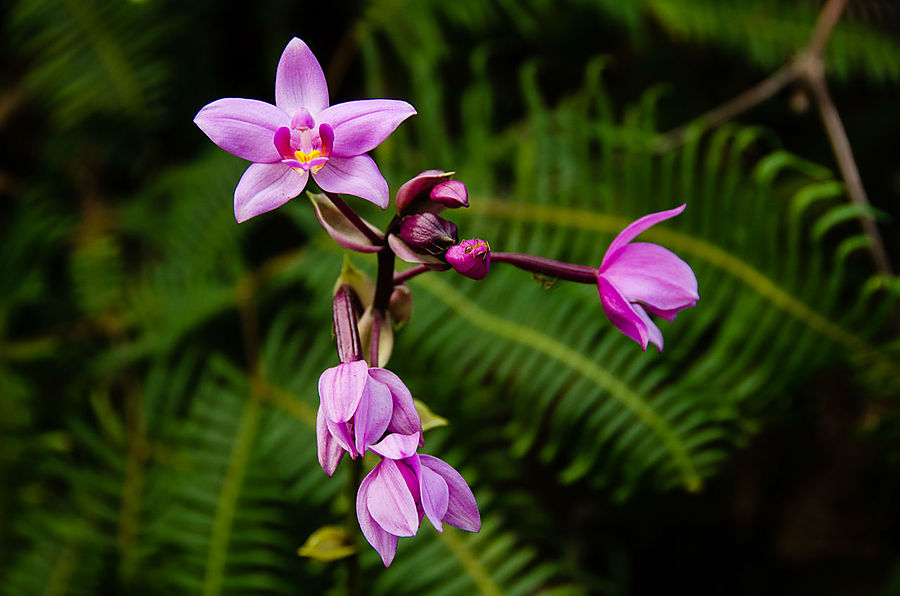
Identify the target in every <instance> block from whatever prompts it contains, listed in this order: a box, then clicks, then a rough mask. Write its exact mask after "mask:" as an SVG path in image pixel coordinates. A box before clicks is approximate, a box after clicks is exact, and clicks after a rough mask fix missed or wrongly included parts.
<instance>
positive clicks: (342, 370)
mask: <svg viewBox="0 0 900 596" xmlns="http://www.w3.org/2000/svg"><path fill="white" fill-rule="evenodd" d="M368 368H369V367H368V365H366V362H365V361H364V360H357V361H356V362H342V363H341V364H338V365H337V366H334V367H332V368H329V369H328V370H326V371H325V372H323V373H322V376H320V377H319V398H320V399H321V402H322V408H323V409H324V410H325V416H327V417H328V418H329V419H330V420H331V421H332V422H347V421H348V420H350V418H352V417H353V414H354V413H356V408H357V407H358V406H359V402H360V400H362V398H363V393H364V391H365V389H366V380H367V379H368V377H369V375H368V374H367V372H366V371H367V370H368Z"/></svg>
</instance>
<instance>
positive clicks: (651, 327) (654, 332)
mask: <svg viewBox="0 0 900 596" xmlns="http://www.w3.org/2000/svg"><path fill="white" fill-rule="evenodd" d="M631 308H633V309H634V312H635V313H637V316H638V317H640V319H641V321H643V322H644V326H645V327H646V328H647V341H648V343H651V344H653V345H655V346H656V351H657V352H662V350H663V335H662V331H660V330H659V327H657V326H656V323H654V322H653V321H651V320H650V317H649V316H648V315H647V312H646V311H645V310H644V308H643V307H642V306H641V305H640V304H632V305H631ZM644 349H645V350H646V349H647V347H646V346H644Z"/></svg>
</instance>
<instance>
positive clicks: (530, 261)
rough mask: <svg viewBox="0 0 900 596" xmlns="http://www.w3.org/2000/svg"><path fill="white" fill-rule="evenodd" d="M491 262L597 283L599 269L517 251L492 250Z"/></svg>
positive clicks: (539, 273) (550, 275)
mask: <svg viewBox="0 0 900 596" xmlns="http://www.w3.org/2000/svg"><path fill="white" fill-rule="evenodd" d="M491 263H492V264H493V263H508V264H510V265H513V266H514V267H518V268H519V269H524V270H525V271H531V272H532V273H537V274H538V275H545V276H547V277H552V278H554V279H562V280H565V281H574V282H578V283H582V284H595V283H597V274H598V273H599V271H600V270H599V269H597V268H596V267H586V266H584V265H573V264H572V263H563V262H562V261H554V260H553V259H545V258H544V257H536V256H534V255H526V254H522V253H517V252H492V253H491Z"/></svg>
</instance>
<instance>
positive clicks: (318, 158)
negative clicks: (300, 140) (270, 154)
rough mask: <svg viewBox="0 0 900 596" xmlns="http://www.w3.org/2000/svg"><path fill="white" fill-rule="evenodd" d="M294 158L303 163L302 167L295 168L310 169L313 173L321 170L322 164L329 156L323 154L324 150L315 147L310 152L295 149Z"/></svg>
mask: <svg viewBox="0 0 900 596" xmlns="http://www.w3.org/2000/svg"><path fill="white" fill-rule="evenodd" d="M294 159H296V160H297V161H298V162H299V163H300V164H301V167H300V168H294V169H295V170H310V171H311V172H312V173H313V174H315V173H316V172H318V171H319V170H321V169H322V166H324V165H325V161H327V158H326V157H325V156H323V155H322V152H321V151H319V150H318V149H314V150H312V151H310V152H309V153H306V152H305V151H294ZM309 164H313V165H309ZM304 166H305V167H304Z"/></svg>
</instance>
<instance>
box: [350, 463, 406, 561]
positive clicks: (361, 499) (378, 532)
mask: <svg viewBox="0 0 900 596" xmlns="http://www.w3.org/2000/svg"><path fill="white" fill-rule="evenodd" d="M377 475H378V469H377V468H376V469H375V470H372V471H371V472H369V475H368V476H366V477H365V478H363V481H362V483H361V484H360V485H359V491H358V492H357V493H356V517H357V519H359V528H360V530H362V533H363V536H365V537H366V540H367V541H368V542H369V544H371V545H372V548H374V549H375V550H376V551H378V554H379V555H381V561H382V562H383V563H384V566H385V567H388V566H390V564H391V561H393V560H394V555H395V554H396V552H397V537H396V536H394V535H393V534H389V533H388V532H386V531H385V530H384V528H382V527H381V526H379V525H378V523H377V522H376V521H375V520H374V519H373V518H372V515H371V514H370V513H369V507H368V504H367V503H368V500H369V489H370V487H371V486H372V481H373V480H374V479H375V477H376V476H377Z"/></svg>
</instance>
